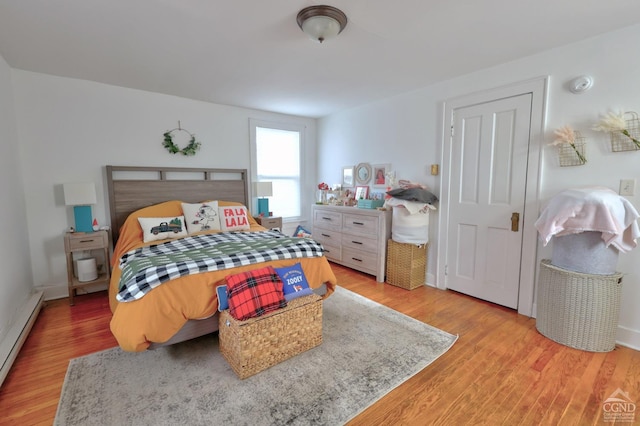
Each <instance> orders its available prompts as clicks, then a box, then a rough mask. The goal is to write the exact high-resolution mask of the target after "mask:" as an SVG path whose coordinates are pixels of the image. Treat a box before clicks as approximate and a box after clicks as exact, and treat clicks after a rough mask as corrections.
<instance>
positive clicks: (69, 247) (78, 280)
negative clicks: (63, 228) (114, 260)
mask: <svg viewBox="0 0 640 426" xmlns="http://www.w3.org/2000/svg"><path fill="white" fill-rule="evenodd" d="M91 250H100V251H101V252H102V257H103V258H102V259H101V261H102V262H104V263H102V264H101V267H98V266H97V264H96V259H95V258H94V257H90V258H83V259H76V260H74V258H73V254H74V253H76V252H85V251H89V252H90V251H91ZM64 251H65V253H66V255H67V282H68V285H69V304H70V305H73V304H74V300H73V298H74V296H75V293H76V289H78V288H82V287H85V286H87V285H95V284H102V283H104V284H107V283H109V279H110V278H111V275H110V274H109V266H110V265H109V234H108V233H107V231H104V230H101V231H96V232H91V233H88V234H85V233H83V232H76V233H72V232H67V233H66V234H65V235H64ZM74 263H75V264H76V268H74ZM74 269H76V273H74Z"/></svg>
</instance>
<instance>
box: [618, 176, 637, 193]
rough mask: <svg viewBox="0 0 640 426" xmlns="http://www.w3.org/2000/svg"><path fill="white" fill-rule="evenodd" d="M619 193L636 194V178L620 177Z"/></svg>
mask: <svg viewBox="0 0 640 426" xmlns="http://www.w3.org/2000/svg"><path fill="white" fill-rule="evenodd" d="M620 195H636V180H635V179H620Z"/></svg>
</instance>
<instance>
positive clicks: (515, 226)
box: [511, 212, 520, 232]
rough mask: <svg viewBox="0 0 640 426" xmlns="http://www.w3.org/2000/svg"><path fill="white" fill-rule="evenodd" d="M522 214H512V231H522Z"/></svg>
mask: <svg viewBox="0 0 640 426" xmlns="http://www.w3.org/2000/svg"><path fill="white" fill-rule="evenodd" d="M519 225H520V213H518V212H513V213H511V230H512V231H513V232H518V231H519V230H520V226H519Z"/></svg>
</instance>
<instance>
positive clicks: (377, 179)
mask: <svg viewBox="0 0 640 426" xmlns="http://www.w3.org/2000/svg"><path fill="white" fill-rule="evenodd" d="M390 172H391V164H374V165H373V187H374V188H376V187H377V188H387V187H388V186H389V185H390V183H389V178H388V174H389V173H390Z"/></svg>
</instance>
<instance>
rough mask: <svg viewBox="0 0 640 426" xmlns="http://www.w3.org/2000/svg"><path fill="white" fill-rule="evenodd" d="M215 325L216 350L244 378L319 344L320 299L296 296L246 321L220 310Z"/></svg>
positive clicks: (320, 322)
mask: <svg viewBox="0 0 640 426" xmlns="http://www.w3.org/2000/svg"><path fill="white" fill-rule="evenodd" d="M219 327H220V330H219V341H220V352H221V353H222V356H224V358H225V359H226V360H227V362H228V363H229V364H230V365H231V368H232V369H233V371H234V372H235V373H236V374H237V375H238V377H240V378H241V379H245V378H247V377H249V376H252V375H254V374H256V373H259V372H260V371H262V370H266V369H267V368H269V367H272V366H274V365H276V364H278V363H279V362H282V361H284V360H286V359H288V358H291V357H292V356H294V355H297V354H299V353H301V352H304V351H306V350H309V349H311V348H314V347H316V346H318V345H319V344H321V343H322V298H321V297H320V296H318V295H316V294H313V295H310V296H304V297H300V298H298V299H294V300H291V301H290V302H288V304H287V307H285V308H282V309H278V310H277V311H273V312H270V313H268V314H266V315H263V316H261V317H257V318H251V319H248V320H246V321H238V320H236V319H235V318H233V317H232V316H231V315H230V314H229V311H228V310H226V311H222V312H220V319H219Z"/></svg>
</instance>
